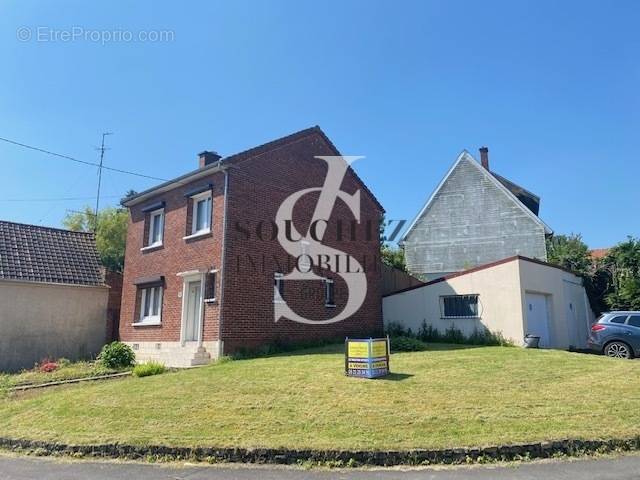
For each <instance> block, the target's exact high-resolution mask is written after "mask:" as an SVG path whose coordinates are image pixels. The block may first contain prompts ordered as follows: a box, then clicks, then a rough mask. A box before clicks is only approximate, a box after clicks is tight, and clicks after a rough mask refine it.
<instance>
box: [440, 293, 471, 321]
mask: <svg viewBox="0 0 640 480" xmlns="http://www.w3.org/2000/svg"><path fill="white" fill-rule="evenodd" d="M453 297H475V299H476V312H477V313H476V314H475V315H459V316H456V315H446V312H445V305H444V300H445V298H453ZM440 318H442V319H446V320H456V319H460V318H480V295H479V294H477V293H469V294H460V295H441V296H440Z"/></svg>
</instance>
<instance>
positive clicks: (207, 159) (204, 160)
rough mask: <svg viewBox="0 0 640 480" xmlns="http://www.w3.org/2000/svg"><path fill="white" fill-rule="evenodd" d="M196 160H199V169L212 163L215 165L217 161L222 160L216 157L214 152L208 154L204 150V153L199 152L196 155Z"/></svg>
mask: <svg viewBox="0 0 640 480" xmlns="http://www.w3.org/2000/svg"><path fill="white" fill-rule="evenodd" d="M198 158H199V160H200V168H204V167H206V166H208V165H211V164H212V163H216V162H217V161H218V160H220V159H221V158H222V155H218V154H217V153H216V152H209V151H208V150H205V151H204V152H200V153H199V154H198Z"/></svg>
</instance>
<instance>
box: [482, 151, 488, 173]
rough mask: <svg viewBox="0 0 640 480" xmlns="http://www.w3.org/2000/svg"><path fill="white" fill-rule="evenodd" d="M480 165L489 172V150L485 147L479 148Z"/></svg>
mask: <svg viewBox="0 0 640 480" xmlns="http://www.w3.org/2000/svg"><path fill="white" fill-rule="evenodd" d="M480 164H481V165H482V166H483V167H484V168H485V170H489V149H488V148H487V147H480Z"/></svg>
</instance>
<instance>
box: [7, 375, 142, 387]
mask: <svg viewBox="0 0 640 480" xmlns="http://www.w3.org/2000/svg"><path fill="white" fill-rule="evenodd" d="M130 375H131V372H130V371H129V372H121V373H110V374H108V375H98V376H96V377H84V378H72V379H69V380H59V381H57V382H48V383H37V384H34V385H18V386H17V387H11V388H9V389H8V390H9V392H24V391H26V390H33V389H36V388H46V387H55V386H57V385H67V384H69V383H80V382H92V381H97V380H110V379H112V378H120V377H127V376H130Z"/></svg>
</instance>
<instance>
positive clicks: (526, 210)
mask: <svg viewBox="0 0 640 480" xmlns="http://www.w3.org/2000/svg"><path fill="white" fill-rule="evenodd" d="M463 160H466V161H468V162H469V163H471V164H472V165H473V166H475V167H476V168H477V169H478V170H479V171H480V172H481V173H482V175H484V176H485V178H487V179H488V180H489V181H490V182H491V183H493V184H494V185H495V186H496V187H497V188H498V189H499V190H500V191H502V192H503V193H504V194H505V195H507V196H508V197H509V198H510V199H511V200H512V201H513V202H514V203H515V204H516V205H518V206H519V207H520V208H521V209H522V211H523V212H524V213H525V214H526V215H527V216H528V217H530V218H531V219H532V220H533V221H534V222H536V223H537V224H538V225H540V226H541V227H542V228H544V232H545V233H546V234H548V235H550V234H552V233H553V230H551V228H549V226H548V225H547V224H546V223H544V222H543V221H542V220H541V219H540V218H539V217H538V216H537V215H536V214H535V213H534V212H533V211H532V210H531V209H529V208H527V206H526V205H525V204H524V203H522V201H520V200H519V199H518V197H517V196H516V195H515V194H514V193H513V192H512V191H511V189H509V188H508V187H507V186H506V185H505V184H504V183H502V181H501V180H499V179H498V178H497V177H500V176H499V175H497V174H493V173H491V172H490V171H488V170H487V169H485V168H484V167H483V166H482V165H480V164H479V163H478V162H477V161H476V159H475V158H473V156H472V155H471V154H470V153H469V152H467V151H466V150H463V151H462V152H461V153H460V155H458V158H457V159H456V161H455V162H454V163H453V165H451V167H450V168H449V170H448V171H447V173H446V175H445V176H444V177H443V179H442V180H440V183H439V184H438V186H437V187H436V189H435V190H434V191H433V193H432V194H431V196H430V197H429V199H428V200H427V202H426V203H425V204H424V206H423V207H422V208H421V209H420V212H418V215H416V217H415V218H414V219H413V221H412V222H411V224H410V225H409V227H408V228H407V230H406V231H405V232H404V234H403V235H402V238H401V239H400V241H404V240H405V239H406V238H407V236H408V235H409V234H410V233H411V231H412V230H413V228H414V227H415V226H416V223H418V220H420V218H421V217H422V215H423V214H424V212H426V211H427V209H428V208H429V206H430V205H431V203H432V202H433V200H434V199H435V197H436V195H437V194H438V192H439V191H440V190H441V189H442V187H443V186H444V184H445V183H446V181H447V180H448V178H449V177H450V176H451V174H452V173H453V172H454V170H455V169H456V167H457V166H458V165H459V164H460V162H462V161H463ZM500 178H503V179H504V180H506V181H507V182H509V183H511V184H512V185H514V187H518V186H517V185H516V184H515V183H513V182H510V181H509V180H507V179H506V178H504V177H500ZM518 188H521V187H518ZM522 190H524V189H522ZM525 191H526V190H525ZM526 192H527V193H529V194H530V195H533V194H532V193H531V192H528V191H526ZM536 198H537V197H536Z"/></svg>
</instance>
